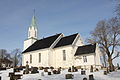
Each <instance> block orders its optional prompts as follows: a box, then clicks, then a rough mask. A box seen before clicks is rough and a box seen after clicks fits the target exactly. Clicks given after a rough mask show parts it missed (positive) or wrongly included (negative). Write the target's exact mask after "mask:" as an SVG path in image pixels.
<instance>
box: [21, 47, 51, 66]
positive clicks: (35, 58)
mask: <svg viewBox="0 0 120 80" xmlns="http://www.w3.org/2000/svg"><path fill="white" fill-rule="evenodd" d="M48 51H49V49H44V50H37V51H31V52H27V53H23V66H25V65H26V61H28V64H29V66H34V67H40V66H43V67H46V66H49V62H48V61H49V60H48ZM39 53H41V62H39ZM30 55H32V63H30Z"/></svg>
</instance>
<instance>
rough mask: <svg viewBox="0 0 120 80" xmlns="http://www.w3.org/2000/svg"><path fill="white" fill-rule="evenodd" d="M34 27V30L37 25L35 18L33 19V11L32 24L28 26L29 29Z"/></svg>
mask: <svg viewBox="0 0 120 80" xmlns="http://www.w3.org/2000/svg"><path fill="white" fill-rule="evenodd" d="M32 27H34V29H36V28H37V24H36V18H35V10H34V15H33V17H32V22H31V25H30V28H32Z"/></svg>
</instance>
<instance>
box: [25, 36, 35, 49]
mask: <svg viewBox="0 0 120 80" xmlns="http://www.w3.org/2000/svg"><path fill="white" fill-rule="evenodd" d="M35 41H36V39H32V38H31V39H27V40H25V41H24V49H23V51H24V50H25V49H27V48H28V47H29V46H31V45H32V44H33V43H34V42H35Z"/></svg>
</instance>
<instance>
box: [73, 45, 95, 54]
mask: <svg viewBox="0 0 120 80" xmlns="http://www.w3.org/2000/svg"><path fill="white" fill-rule="evenodd" d="M95 49H96V44H94V45H92V44H89V45H85V46H79V47H78V48H77V51H76V53H75V56H77V55H82V54H89V53H94V52H95Z"/></svg>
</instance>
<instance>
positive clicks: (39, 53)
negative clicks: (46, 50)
mask: <svg viewBox="0 0 120 80" xmlns="http://www.w3.org/2000/svg"><path fill="white" fill-rule="evenodd" d="M40 62H41V53H39V63H40Z"/></svg>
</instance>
